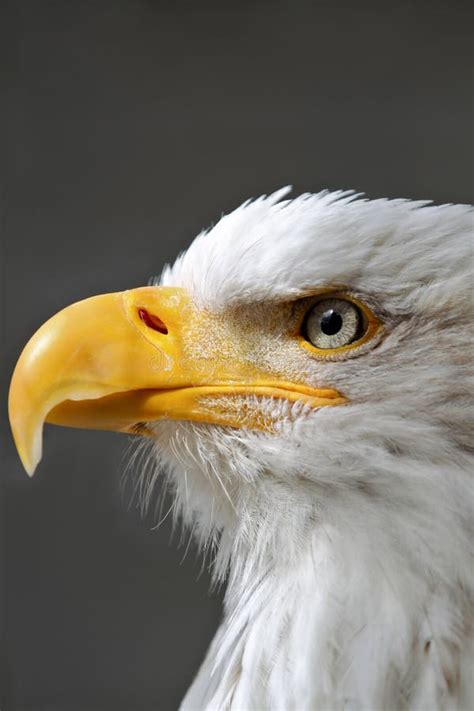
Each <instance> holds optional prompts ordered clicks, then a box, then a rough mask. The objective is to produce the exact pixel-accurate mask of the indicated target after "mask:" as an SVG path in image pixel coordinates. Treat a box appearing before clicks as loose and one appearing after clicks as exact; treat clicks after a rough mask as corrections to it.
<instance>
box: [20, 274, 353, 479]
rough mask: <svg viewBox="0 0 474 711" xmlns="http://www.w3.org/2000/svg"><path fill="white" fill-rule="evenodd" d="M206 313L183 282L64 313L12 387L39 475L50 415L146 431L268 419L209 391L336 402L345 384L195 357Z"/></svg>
mask: <svg viewBox="0 0 474 711" xmlns="http://www.w3.org/2000/svg"><path fill="white" fill-rule="evenodd" d="M195 318H196V312H195V310H194V309H193V306H192V304H191V302H190V300H189V298H188V296H187V294H186V292H185V291H184V290H182V289H174V288H169V287H143V288H139V289H135V290H131V291H125V292H121V293H115V294H104V295H102V296H95V297H92V298H89V299H85V300H84V301H80V302H78V303H76V304H73V305H72V306H69V307H68V308H66V309H64V310H63V311H60V312H59V313H58V314H56V315H55V316H53V317H52V318H51V319H49V321H47V322H46V323H45V324H44V325H43V326H42V327H41V328H40V329H39V330H38V331H37V332H36V333H35V335H34V336H33V337H32V338H31V340H30V341H29V342H28V344H27V345H26V347H25V349H24V351H23V352H22V354H21V356H20V358H19V360H18V363H17V365H16V368H15V371H14V374H13V378H12V382H11V386H10V394H9V414H10V422H11V427H12V431H13V436H14V438H15V442H16V446H17V449H18V453H19V455H20V458H21V460H22V462H23V465H24V467H25V469H26V471H27V472H28V473H29V474H30V475H31V474H33V472H34V470H35V468H36V466H37V464H38V462H39V461H40V459H41V440H42V429H43V423H44V421H45V420H46V421H47V422H51V423H54V424H61V425H68V426H72V427H86V428H95V429H108V430H115V431H122V432H134V431H137V425H139V424H140V423H143V422H147V421H152V420H157V419H184V420H196V421H202V422H211V423H214V424H224V425H232V426H241V427H242V426H244V427H261V426H262V422H261V420H259V418H258V417H256V416H255V414H252V413H243V414H242V415H241V416H236V413H235V410H234V411H232V412H227V411H226V408H225V407H224V406H222V405H221V406H219V405H217V406H216V405H214V406H212V407H209V405H208V404H206V398H207V402H208V401H209V396H211V397H212V396H215V395H220V396H222V395H223V394H224V395H225V394H248V393H249V392H253V393H255V392H256V393H257V394H260V395H267V396H276V397H285V398H286V399H289V400H294V401H296V400H303V401H304V402H306V403H309V404H310V405H311V406H313V407H321V406H322V405H335V404H339V403H341V402H344V401H345V400H344V398H343V397H342V396H341V395H340V394H339V393H338V392H337V391H335V390H330V389H325V390H315V389H312V388H306V387H305V386H295V385H292V384H289V383H281V382H279V383H275V380H270V379H269V378H268V375H265V374H262V373H260V372H259V371H258V370H257V369H255V368H253V367H250V366H248V365H245V364H242V363H237V362H229V359H226V358H221V359H219V356H218V355H216V359H215V360H213V361H212V362H210V361H209V359H207V360H206V359H205V358H204V359H196V358H191V357H190V356H189V353H190V351H189V348H188V345H189V344H188V343H187V340H188V339H189V331H190V328H189V326H190V323H192V321H193V319H195Z"/></svg>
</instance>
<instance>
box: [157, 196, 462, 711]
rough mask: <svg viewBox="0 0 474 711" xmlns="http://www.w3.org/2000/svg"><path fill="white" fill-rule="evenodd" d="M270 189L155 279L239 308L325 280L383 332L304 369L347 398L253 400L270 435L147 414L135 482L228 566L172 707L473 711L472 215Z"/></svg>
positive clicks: (216, 304)
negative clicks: (377, 318)
mask: <svg viewBox="0 0 474 711" xmlns="http://www.w3.org/2000/svg"><path fill="white" fill-rule="evenodd" d="M286 193H287V189H283V190H280V191H279V192H277V193H274V194H273V195H270V196H269V197H262V198H259V199H257V200H255V201H253V202H247V203H244V205H242V206H241V207H239V208H238V209H237V210H235V211H234V212H232V213H231V214H230V215H227V216H225V217H223V218H222V219H221V220H220V222H219V223H218V224H217V225H216V226H215V227H214V228H213V229H211V230H210V231H209V232H206V233H203V234H201V235H200V236H199V237H197V239H196V240H195V241H194V242H193V244H192V245H191V246H190V248H189V249H188V251H187V252H186V253H185V254H183V255H182V256H180V257H179V259H178V260H177V262H176V263H175V265H174V266H173V267H172V268H166V269H165V271H164V273H163V276H162V280H161V283H162V284H165V285H174V286H182V287H185V288H186V289H188V290H189V291H190V293H191V295H192V297H193V299H194V301H195V302H196V304H198V305H199V306H200V307H202V308H205V309H208V310H213V311H218V312H222V313H224V314H225V313H226V312H230V311H231V310H232V309H235V308H238V307H241V306H242V305H246V306H249V307H250V308H249V309H248V311H247V313H248V314H251V313H252V309H253V308H254V307H255V314H256V315H255V318H258V307H259V305H261V304H262V303H267V302H275V301H278V302H281V301H285V300H293V299H296V298H299V297H301V296H304V295H305V294H307V293H308V291H309V290H314V289H316V288H319V287H325V286H334V285H341V286H344V287H345V288H347V289H349V290H350V291H351V292H352V293H353V294H355V295H356V296H359V297H360V298H362V299H363V300H364V301H365V302H366V303H368V304H369V305H370V306H372V307H373V308H374V309H375V310H376V311H377V313H379V314H380V315H381V317H382V320H383V322H384V337H383V339H382V340H381V341H380V343H378V345H377V347H375V348H368V349H366V350H365V351H361V352H360V353H358V357H355V358H349V359H345V360H341V361H337V360H336V361H330V360H328V361H312V365H311V369H310V370H309V371H306V377H307V379H308V383H310V384H311V383H319V384H320V383H323V384H325V385H328V386H331V387H335V388H337V389H338V390H339V391H340V392H342V393H344V394H345V395H346V396H347V397H348V398H349V404H348V405H347V406H345V407H333V408H323V409H321V410H318V411H316V412H308V411H306V410H305V409H304V408H301V407H298V406H293V408H289V407H288V406H284V405H282V404H281V402H279V403H278V402H277V401H271V400H269V401H268V403H267V404H266V406H267V407H268V408H276V407H280V408H282V407H287V413H286V414H287V415H288V417H287V418H286V419H285V421H284V423H283V425H282V426H281V427H280V429H279V431H278V433H277V434H275V435H266V434H261V433H255V432H251V431H246V430H233V429H226V428H222V427H215V426H206V425H196V424H191V423H184V422H183V423H170V422H167V423H159V424H156V423H155V424H154V425H153V426H154V428H155V433H156V439H155V443H154V449H153V461H154V463H156V467H157V468H156V470H154V471H153V473H152V476H151V480H152V481H153V482H154V481H155V479H156V471H158V470H159V469H160V468H161V467H162V466H163V464H165V466H166V468H167V470H168V471H169V472H171V475H172V484H173V487H174V490H175V493H176V497H177V503H178V509H179V510H180V511H181V513H182V515H183V517H184V520H185V522H186V523H187V524H189V525H190V526H191V527H192V529H193V532H194V534H195V535H196V536H197V538H198V540H200V542H201V543H202V544H203V545H204V546H206V545H207V546H210V547H211V550H212V552H213V555H214V563H213V565H214V574H215V576H216V578H217V579H220V580H222V579H224V578H226V577H227V578H228V587H227V593H226V599H225V615H224V621H223V623H222V625H221V628H220V629H219V631H218V633H217V635H216V637H215V640H214V642H213V644H212V646H211V648H210V650H209V652H208V655H207V658H206V660H205V662H204V663H203V666H202V668H201V670H200V672H199V674H198V676H197V678H196V680H195V682H194V684H193V686H192V687H191V689H190V691H189V692H188V695H187V697H186V699H185V700H184V702H183V709H186V710H191V709H192V710H193V711H195V710H196V709H200V710H202V709H219V710H221V709H239V710H244V709H245V711H250V710H251V709H259V710H260V709H272V710H274V709H285V710H287V709H295V710H298V711H300V710H302V709H331V711H335V710H336V709H356V708H357V709H370V710H374V709H395V708H397V709H401V708H409V709H432V710H435V709H444V708H472V707H473V706H474V682H473V673H472V672H473V669H472V666H471V665H472V661H473V656H472V620H471V618H470V614H471V612H472V608H471V605H472V597H473V591H474V576H473V566H472V560H471V558H470V543H469V535H470V527H471V524H472V502H473V500H472V490H471V484H470V467H471V466H472V459H471V456H470V450H469V445H470V434H471V432H472V429H471V426H472V416H473V403H474V400H473V396H472V380H469V377H470V375H469V373H468V370H469V368H470V364H471V359H472V350H471V349H472V339H471V335H470V334H471V330H470V328H471V323H472V302H471V299H472V242H471V233H472V212H471V211H470V209H469V208H468V207H466V206H456V205H444V206H440V207H434V206H428V204H427V203H424V202H410V201H406V200H373V201H369V200H363V199H360V198H359V196H357V195H354V194H352V193H350V192H337V193H328V192H322V193H320V194H318V195H303V196H301V197H299V198H297V199H295V200H291V201H289V200H285V201H280V200H281V198H282V197H284V196H285V195H286ZM250 317H251V316H249V318H250ZM265 337H266V334H265V329H264V328H262V339H263V338H265ZM267 345H268V346H269V347H270V349H271V350H274V351H278V348H279V343H278V340H276V341H275V343H273V344H267ZM262 352H265V353H266V352H267V351H265V349H263V350H262ZM268 358H270V356H268ZM278 363H279V368H280V370H282V369H283V370H284V367H285V366H284V365H282V364H281V361H279V362H278ZM290 365H291V364H288V367H290ZM290 409H291V412H290Z"/></svg>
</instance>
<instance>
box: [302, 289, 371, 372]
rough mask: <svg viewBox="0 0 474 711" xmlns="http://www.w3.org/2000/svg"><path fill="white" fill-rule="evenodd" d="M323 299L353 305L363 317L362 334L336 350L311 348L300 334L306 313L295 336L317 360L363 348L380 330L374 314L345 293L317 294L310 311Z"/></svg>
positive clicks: (360, 302)
mask: <svg viewBox="0 0 474 711" xmlns="http://www.w3.org/2000/svg"><path fill="white" fill-rule="evenodd" d="M323 299H341V300H343V301H348V302H349V303H351V304H354V305H355V306H357V307H358V308H359V309H360V311H361V313H362V316H363V319H364V326H365V328H364V334H363V335H362V336H361V337H360V338H358V339H357V340H355V341H353V342H352V343H348V344H347V345H345V346H339V347H338V348H317V347H316V346H313V344H312V343H310V342H309V341H308V340H307V339H306V338H305V337H304V336H303V335H302V333H301V329H302V327H303V323H304V321H305V319H306V315H307V313H308V312H306V313H305V315H304V318H303V320H302V321H301V323H300V325H299V331H298V333H297V334H295V336H296V339H297V340H298V342H299V344H300V345H301V346H302V347H303V348H305V349H306V350H307V351H309V352H310V353H312V354H313V355H315V356H316V357H318V358H321V359H323V360H324V359H327V358H330V357H331V356H339V355H344V354H345V353H350V352H351V351H354V350H356V349H359V348H360V347H361V346H363V345H364V344H365V343H368V342H369V341H371V340H372V339H373V338H374V337H375V336H376V335H377V334H378V333H379V332H380V330H381V329H382V323H381V321H380V320H379V319H378V318H377V317H376V316H375V314H374V313H372V311H371V310H370V309H369V307H368V306H367V305H366V304H364V303H363V302H362V301H359V299H356V298H354V297H353V296H350V295H348V294H345V293H340V292H337V293H334V292H327V293H325V294H318V299H317V301H315V302H314V303H313V304H311V307H310V308H311V309H312V308H314V306H315V304H316V303H317V302H318V301H321V300H323Z"/></svg>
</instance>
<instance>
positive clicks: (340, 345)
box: [301, 295, 380, 355]
mask: <svg viewBox="0 0 474 711" xmlns="http://www.w3.org/2000/svg"><path fill="white" fill-rule="evenodd" d="M379 325H380V323H379V321H378V319H376V317H375V316H374V315H373V314H372V313H371V312H370V311H369V309H368V308H367V307H366V306H365V305H363V304H360V303H357V302H356V301H355V300H353V299H352V298H349V297H342V296H337V295H335V296H328V297H326V298H320V299H319V300H318V301H317V302H316V303H313V305H312V306H311V308H310V310H309V312H308V313H307V314H306V317H305V319H304V322H303V327H302V332H301V335H302V337H303V339H304V341H305V342H306V344H307V347H308V348H311V346H312V347H313V349H317V350H318V351H321V355H326V354H327V355H330V351H336V352H338V351H339V350H340V349H343V350H346V349H348V348H351V347H353V346H356V345H359V344H360V343H361V342H363V341H366V340H368V339H369V338H371V336H372V335H374V333H375V332H376V331H377V330H378V327H379Z"/></svg>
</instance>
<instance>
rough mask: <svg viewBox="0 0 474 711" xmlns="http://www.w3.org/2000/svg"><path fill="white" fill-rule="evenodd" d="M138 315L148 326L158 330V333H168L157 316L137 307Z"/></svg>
mask: <svg viewBox="0 0 474 711" xmlns="http://www.w3.org/2000/svg"><path fill="white" fill-rule="evenodd" d="M138 315H139V316H140V318H141V320H142V321H143V323H144V324H145V325H146V326H148V328H152V329H153V330H154V331H159V333H163V334H165V335H166V334H167V333H168V329H167V328H166V326H165V324H164V323H163V321H162V320H161V318H159V317H158V316H155V315H154V314H150V313H148V311H147V310H146V309H138Z"/></svg>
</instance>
